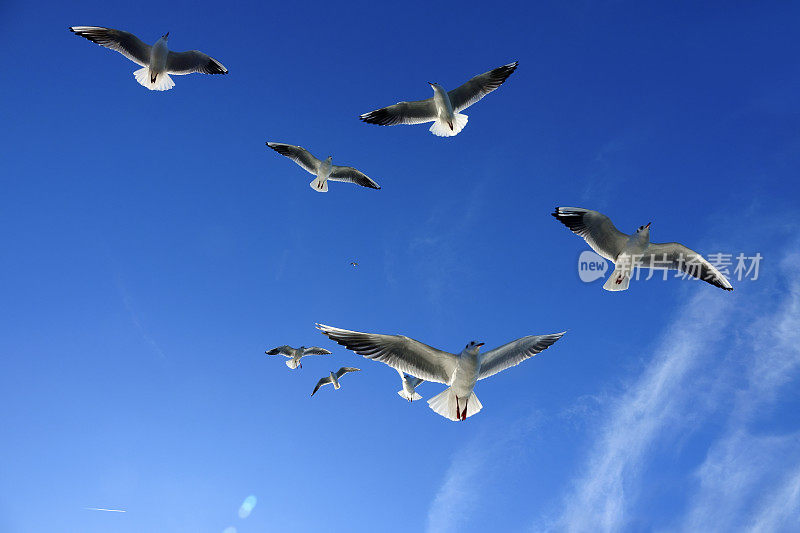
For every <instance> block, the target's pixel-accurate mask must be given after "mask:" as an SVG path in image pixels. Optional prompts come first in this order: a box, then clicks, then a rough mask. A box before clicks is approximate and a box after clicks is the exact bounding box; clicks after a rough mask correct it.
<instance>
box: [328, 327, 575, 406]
mask: <svg viewBox="0 0 800 533" xmlns="http://www.w3.org/2000/svg"><path fill="white" fill-rule="evenodd" d="M317 329H319V330H320V331H322V333H323V334H325V335H327V336H328V337H330V338H331V339H332V340H334V341H336V342H338V343H339V344H341V345H342V346H345V347H346V348H347V349H348V350H352V351H354V352H355V353H357V354H359V355H363V356H364V357H366V358H367V359H374V360H376V361H380V362H381V363H385V364H387V365H389V366H390V367H392V368H394V369H395V370H399V371H401V372H406V373H408V374H411V375H413V376H416V377H418V378H420V379H424V380H426V381H435V382H437V383H444V384H445V385H447V389H445V390H444V391H443V392H441V393H440V394H438V395H437V396H434V397H433V398H431V399H430V400H428V405H429V406H430V408H431V409H433V410H434V411H435V412H436V413H438V414H440V415H442V416H443V417H445V418H449V419H450V420H465V419H467V418H468V417H470V416H472V415H474V414H475V413H477V412H478V411H480V410H481V408H482V407H483V405H481V402H480V401H479V400H478V397H477V396H476V395H475V392H474V390H473V389H474V388H475V384H476V382H477V381H479V380H481V379H486V378H488V377H489V376H493V375H495V374H497V373H498V372H500V371H502V370H505V369H507V368H511V367H512V366H515V365H518V364H520V363H521V362H522V361H524V360H525V359H528V358H529V357H533V356H534V355H536V354H537V353H539V352H541V351H542V350H544V349H546V348H548V347H549V346H550V345H551V344H553V343H554V342H556V341H557V340H558V339H560V338H561V336H562V335H564V333H566V332H563V331H562V332H561V333H553V334H550V335H530V336H528V337H522V338H521V339H517V340H515V341H512V342H509V343H508V344H505V345H503V346H500V347H499V348H495V349H494V350H489V351H488V352H486V353H484V354H483V355H481V356H479V355H478V351H479V350H480V347H481V346H483V343H482V342H475V341H472V342H470V343H469V344H467V345H466V347H464V349H463V350H462V351H461V353H460V354H458V355H455V354H452V353H449V352H445V351H442V350H437V349H436V348H433V347H431V346H428V345H427V344H423V343H421V342H419V341H417V340H414V339H411V338H409V337H405V336H403V335H380V334H377V333H361V332H358V331H350V330H347V329H340V328H334V327H331V326H326V325H324V324H317Z"/></svg>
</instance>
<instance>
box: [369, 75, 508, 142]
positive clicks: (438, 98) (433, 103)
mask: <svg viewBox="0 0 800 533" xmlns="http://www.w3.org/2000/svg"><path fill="white" fill-rule="evenodd" d="M517 64H518V62H517V61H514V62H513V63H509V64H508V65H503V66H502V67H497V68H496V69H494V70H490V71H489V72H484V73H483V74H481V75H479V76H475V77H474V78H472V79H471V80H469V81H468V82H467V83H465V84H464V85H462V86H461V87H458V88H456V89H453V90H452V91H445V89H444V87H442V86H441V85H439V84H438V83H431V82H428V85H430V86H431V88H432V89H433V98H428V99H427V100H415V101H413V102H398V103H396V104H395V105H390V106H388V107H384V108H381V109H377V110H375V111H370V112H369V113H364V114H363V115H361V120H363V121H364V122H368V123H370V124H378V125H379V126H394V125H395V124H422V123H423V122H433V125H432V126H431V127H430V132H431V133H433V134H434V135H438V136H439V137H453V136H455V135H458V133H459V132H460V131H461V130H462V129H464V126H466V125H467V115H464V114H462V113H460V111H463V110H465V109H466V108H468V107H469V106H471V105H472V104H474V103H475V102H477V101H478V100H480V99H481V98H483V97H484V96H486V95H487V94H489V93H490V92H492V91H494V90H495V89H497V88H498V87H500V86H501V85H502V84H503V82H504V81H506V79H507V78H508V77H509V76H511V74H512V73H513V72H514V70H516V68H517Z"/></svg>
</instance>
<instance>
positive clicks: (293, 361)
mask: <svg viewBox="0 0 800 533" xmlns="http://www.w3.org/2000/svg"><path fill="white" fill-rule="evenodd" d="M264 353H265V354H267V355H282V356H284V357H288V358H289V359H288V360H287V361H286V366H288V367H289V368H291V369H292V370H294V369H295V368H297V367H300V368H303V363H301V362H300V359H302V358H303V357H305V356H307V355H328V354H330V353H331V352H329V351H328V350H326V349H325V348H319V347H317V346H312V347H311V348H306V347H305V346H301V347H299V348H292V347H291V346H287V345H283V346H278V347H277V348H273V349H271V350H269V351H267V352H264Z"/></svg>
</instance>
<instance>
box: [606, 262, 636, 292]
mask: <svg viewBox="0 0 800 533" xmlns="http://www.w3.org/2000/svg"><path fill="white" fill-rule="evenodd" d="M630 282H631V273H630V271H628V272H624V271H623V270H621V269H619V268H615V269H614V272H612V273H611V275H610V276H609V277H608V280H607V281H606V282H605V284H604V285H603V288H604V289H605V290H607V291H624V290H627V289H628V285H629V284H630Z"/></svg>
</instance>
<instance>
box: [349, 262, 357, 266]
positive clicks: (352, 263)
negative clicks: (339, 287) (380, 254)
mask: <svg viewBox="0 0 800 533" xmlns="http://www.w3.org/2000/svg"><path fill="white" fill-rule="evenodd" d="M350 266H354V267H357V266H358V263H356V262H355V261H350Z"/></svg>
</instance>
